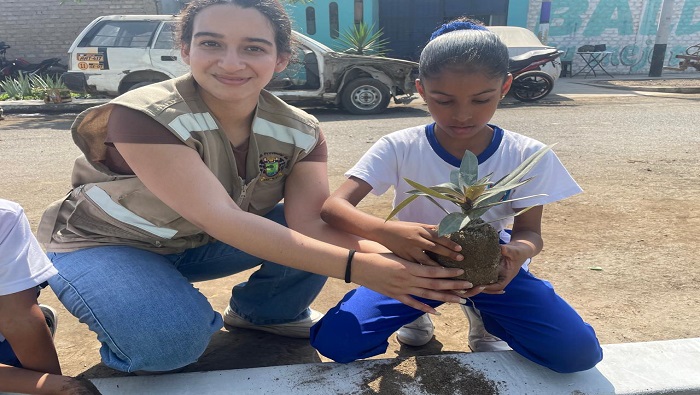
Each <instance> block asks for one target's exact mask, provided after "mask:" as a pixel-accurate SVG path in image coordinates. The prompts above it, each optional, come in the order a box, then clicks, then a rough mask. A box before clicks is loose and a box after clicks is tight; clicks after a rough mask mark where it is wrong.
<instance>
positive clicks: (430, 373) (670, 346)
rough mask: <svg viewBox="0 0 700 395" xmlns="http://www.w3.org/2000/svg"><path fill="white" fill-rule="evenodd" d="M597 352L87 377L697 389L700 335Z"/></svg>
mask: <svg viewBox="0 0 700 395" xmlns="http://www.w3.org/2000/svg"><path fill="white" fill-rule="evenodd" d="M603 349H604V353H605V358H604V359H603V361H602V362H601V363H599V364H598V365H597V366H596V367H595V368H593V369H590V370H587V371H585V372H579V373H572V374H560V373H555V372H553V371H551V370H549V369H546V368H543V367H541V366H539V365H536V364H534V363H532V362H530V361H528V360H526V359H524V358H522V357H520V356H519V355H518V354H516V353H515V352H514V351H506V352H490V353H456V354H444V355H433V356H420V357H415V358H409V359H379V360H364V361H357V362H353V363H350V364H345V365H343V364H337V363H315V364H305V365H288V366H271V367H264V368H254V369H239V370H226V371H213V372H196V373H180V374H171V375H162V376H138V377H121V378H105V379H93V380H92V381H93V383H94V384H95V385H96V386H97V387H98V388H99V389H100V391H101V392H102V393H103V394H104V395H117V394H151V395H160V394H162V395H165V394H192V393H199V394H212V395H217V394H231V393H236V394H250V395H259V394H284V395H314V394H318V395H329V394H359V393H385V394H387V393H391V394H406V395H417V394H437V395H439V394H471V395H479V394H498V395H526V394H530V395H561V394H571V395H584V394H585V395H612V394H614V395H633V394H645V395H654V394H684V395H690V394H700V374H698V372H700V338H695V339H681V340H668V341H657V342H647V343H629V344H612V345H606V346H603ZM427 362H432V363H430V364H428V363H427ZM429 366H435V367H437V369H430V368H429Z"/></svg>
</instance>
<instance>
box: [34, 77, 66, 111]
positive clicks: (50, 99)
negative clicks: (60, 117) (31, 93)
mask: <svg viewBox="0 0 700 395" xmlns="http://www.w3.org/2000/svg"><path fill="white" fill-rule="evenodd" d="M31 80H32V84H33V85H34V87H35V88H38V89H39V90H40V91H41V92H42V93H43V96H44V103H53V104H60V103H66V102H69V101H72V100H73V98H72V97H71V95H70V90H69V89H68V87H66V85H65V84H64V83H63V81H61V78H60V77H59V76H55V77H53V76H50V75H48V76H45V77H42V76H39V75H33V76H31Z"/></svg>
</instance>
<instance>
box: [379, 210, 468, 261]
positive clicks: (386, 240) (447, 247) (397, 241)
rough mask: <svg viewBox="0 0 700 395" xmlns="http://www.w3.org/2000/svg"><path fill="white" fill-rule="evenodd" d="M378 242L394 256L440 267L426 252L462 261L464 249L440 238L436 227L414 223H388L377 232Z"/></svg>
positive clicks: (445, 238) (447, 239)
mask: <svg viewBox="0 0 700 395" xmlns="http://www.w3.org/2000/svg"><path fill="white" fill-rule="evenodd" d="M377 241H378V242H379V243H381V244H383V245H384V246H386V247H387V248H388V249H390V250H391V251H392V252H394V254H396V255H398V256H400V257H401V258H403V259H406V260H409V261H411V262H417V263H420V264H422V265H429V266H438V264H437V263H436V262H435V261H433V260H432V259H430V258H429V257H428V255H427V254H426V253H425V251H431V252H434V253H436V254H438V255H444V256H446V257H449V258H451V259H453V260H457V261H461V260H463V259H464V257H463V256H462V255H461V254H459V251H460V250H461V249H462V247H461V246H460V245H459V244H457V243H455V242H453V241H452V240H450V239H449V238H447V237H439V236H438V234H437V231H436V230H435V226H433V225H426V224H419V223H414V222H402V221H387V222H386V223H385V224H384V226H382V230H381V231H380V232H377Z"/></svg>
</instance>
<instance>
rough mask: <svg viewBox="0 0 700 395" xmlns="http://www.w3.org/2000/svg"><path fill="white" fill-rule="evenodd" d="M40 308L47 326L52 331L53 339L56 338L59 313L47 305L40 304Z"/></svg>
mask: <svg viewBox="0 0 700 395" xmlns="http://www.w3.org/2000/svg"><path fill="white" fill-rule="evenodd" d="M39 308H40V309H41V312H42V313H44V318H45V319H46V325H47V326H48V327H49V331H51V337H54V335H56V328H57V327H58V313H56V310H54V309H53V307H51V306H47V305H45V304H40V305H39Z"/></svg>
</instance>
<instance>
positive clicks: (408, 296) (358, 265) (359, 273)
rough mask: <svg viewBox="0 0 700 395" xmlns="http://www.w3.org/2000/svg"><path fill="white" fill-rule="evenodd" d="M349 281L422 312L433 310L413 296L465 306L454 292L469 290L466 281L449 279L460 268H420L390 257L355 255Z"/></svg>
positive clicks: (458, 272) (387, 255)
mask: <svg viewBox="0 0 700 395" xmlns="http://www.w3.org/2000/svg"><path fill="white" fill-rule="evenodd" d="M352 265H353V266H352V277H351V279H352V281H353V282H354V283H356V284H360V285H363V286H365V287H367V288H370V289H372V290H374V291H376V292H379V293H381V294H383V295H386V296H389V297H391V298H394V299H396V300H398V301H400V302H402V303H404V304H406V305H408V306H411V307H413V308H415V309H418V310H421V311H423V312H425V313H431V314H437V311H436V310H435V309H434V308H432V307H430V306H428V305H427V304H425V303H423V302H420V301H419V300H417V299H416V298H415V296H418V297H421V298H426V299H432V300H437V301H441V302H446V303H462V304H463V303H465V302H466V301H465V299H464V298H463V297H461V296H458V295H457V294H456V292H462V291H467V292H469V291H471V288H472V284H471V283H469V282H468V281H462V280H453V279H451V278H452V277H455V276H458V275H460V274H462V273H463V272H464V271H463V270H462V269H451V268H445V267H441V266H438V267H436V266H423V265H419V264H416V263H413V262H409V261H406V260H403V259H401V258H398V257H396V256H395V255H393V254H366V253H359V252H358V253H356V254H355V258H354V259H353V263H352Z"/></svg>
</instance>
